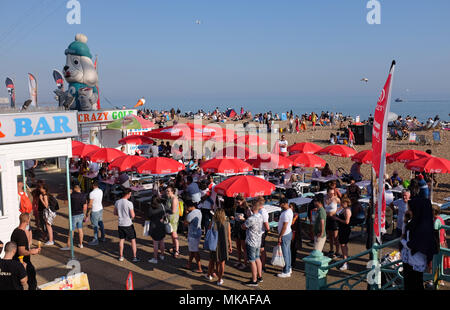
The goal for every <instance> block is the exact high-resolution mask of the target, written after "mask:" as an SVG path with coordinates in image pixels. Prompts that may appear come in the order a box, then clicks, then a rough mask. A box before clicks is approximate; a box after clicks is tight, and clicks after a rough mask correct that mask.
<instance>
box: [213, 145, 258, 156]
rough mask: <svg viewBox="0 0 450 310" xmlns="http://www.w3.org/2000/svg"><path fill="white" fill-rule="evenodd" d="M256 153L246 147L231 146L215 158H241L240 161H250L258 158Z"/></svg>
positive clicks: (218, 153)
mask: <svg viewBox="0 0 450 310" xmlns="http://www.w3.org/2000/svg"><path fill="white" fill-rule="evenodd" d="M256 155H257V154H256V153H255V152H253V151H251V150H250V149H248V148H246V147H241V146H229V147H226V148H224V149H222V150H220V151H218V152H216V154H215V156H214V157H215V158H224V157H228V158H240V159H249V158H256Z"/></svg>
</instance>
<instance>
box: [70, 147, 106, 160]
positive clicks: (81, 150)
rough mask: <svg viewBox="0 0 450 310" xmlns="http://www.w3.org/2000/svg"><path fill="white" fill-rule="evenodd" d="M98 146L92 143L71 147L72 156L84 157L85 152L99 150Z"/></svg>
mask: <svg viewBox="0 0 450 310" xmlns="http://www.w3.org/2000/svg"><path fill="white" fill-rule="evenodd" d="M99 149H100V148H99V147H98V146H96V145H93V144H83V145H80V146H76V147H73V148H72V156H73V157H85V156H86V155H87V154H89V153H91V152H93V151H96V150H99Z"/></svg>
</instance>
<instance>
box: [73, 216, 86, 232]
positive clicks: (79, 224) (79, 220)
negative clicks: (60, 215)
mask: <svg viewBox="0 0 450 310" xmlns="http://www.w3.org/2000/svg"><path fill="white" fill-rule="evenodd" d="M83 220H84V214H79V215H74V216H72V230H75V229H83Z"/></svg>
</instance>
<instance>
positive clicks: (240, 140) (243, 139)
mask: <svg viewBox="0 0 450 310" xmlns="http://www.w3.org/2000/svg"><path fill="white" fill-rule="evenodd" d="M234 143H236V144H246V145H249V146H257V145H267V144H268V143H269V142H268V141H267V140H266V139H263V138H261V137H260V136H256V135H245V136H240V137H237V138H236V139H234Z"/></svg>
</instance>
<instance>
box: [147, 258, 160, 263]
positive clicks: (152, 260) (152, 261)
mask: <svg viewBox="0 0 450 310" xmlns="http://www.w3.org/2000/svg"><path fill="white" fill-rule="evenodd" d="M148 262H149V263H151V264H157V263H158V260H157V259H156V258H152V259H149V260H148Z"/></svg>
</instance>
